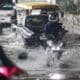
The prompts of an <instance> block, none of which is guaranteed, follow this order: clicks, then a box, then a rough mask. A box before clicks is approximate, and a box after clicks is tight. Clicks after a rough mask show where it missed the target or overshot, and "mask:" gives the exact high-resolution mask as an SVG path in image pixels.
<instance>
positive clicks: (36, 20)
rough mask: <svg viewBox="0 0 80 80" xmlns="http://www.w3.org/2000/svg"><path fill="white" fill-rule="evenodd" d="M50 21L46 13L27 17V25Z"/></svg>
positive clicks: (38, 24) (37, 24) (42, 23)
mask: <svg viewBox="0 0 80 80" xmlns="http://www.w3.org/2000/svg"><path fill="white" fill-rule="evenodd" d="M47 22H48V16H44V15H32V16H27V17H26V25H27V24H29V25H32V26H42V25H44V24H46V23H47Z"/></svg>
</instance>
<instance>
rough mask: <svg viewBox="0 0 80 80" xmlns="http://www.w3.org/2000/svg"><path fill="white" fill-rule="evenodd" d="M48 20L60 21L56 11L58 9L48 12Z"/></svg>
mask: <svg viewBox="0 0 80 80" xmlns="http://www.w3.org/2000/svg"><path fill="white" fill-rule="evenodd" d="M48 20H49V22H52V23H55V22H58V20H59V14H58V12H56V11H53V12H50V13H49V14H48Z"/></svg>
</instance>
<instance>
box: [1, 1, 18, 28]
mask: <svg viewBox="0 0 80 80" xmlns="http://www.w3.org/2000/svg"><path fill="white" fill-rule="evenodd" d="M14 6H15V4H14V3H13V0H9V1H6V0H5V1H1V3H0V24H3V26H5V27H7V26H8V27H9V26H11V23H12V22H16V13H15V10H14Z"/></svg>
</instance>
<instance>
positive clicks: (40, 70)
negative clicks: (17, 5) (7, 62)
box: [0, 29, 80, 80]
mask: <svg viewBox="0 0 80 80" xmlns="http://www.w3.org/2000/svg"><path fill="white" fill-rule="evenodd" d="M71 31H72V30H71ZM71 31H70V32H69V33H67V34H66V36H65V41H66V42H67V45H66V47H65V48H64V53H63V56H62V58H61V61H60V65H59V67H58V68H55V67H47V66H46V59H47V56H46V55H45V54H44V53H45V50H44V48H43V47H42V46H39V47H37V48H29V47H25V46H24V42H23V39H22V37H21V35H20V34H18V35H17V36H16V34H15V33H14V32H12V31H11V29H7V30H4V34H3V35H0V44H1V45H2V46H3V49H4V51H5V54H6V55H7V56H8V57H9V58H10V59H11V61H12V62H14V63H15V64H16V65H17V66H18V67H20V68H22V69H24V70H25V71H27V72H28V73H29V74H30V75H33V76H36V73H37V75H38V76H39V75H42V74H43V75H44V74H46V75H48V74H49V73H51V72H52V73H60V74H63V75H64V76H66V78H67V79H66V80H69V79H70V80H80V35H79V32H78V34H77V33H72V32H71ZM7 32H8V33H7ZM76 32H77V31H76ZM21 53H26V54H27V55H28V58H27V59H25V60H20V59H18V56H19V54H21ZM46 75H45V76H46ZM64 80H65V79H64Z"/></svg>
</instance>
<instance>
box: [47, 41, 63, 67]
mask: <svg viewBox="0 0 80 80" xmlns="http://www.w3.org/2000/svg"><path fill="white" fill-rule="evenodd" d="M46 51H47V52H46V53H47V55H48V59H47V64H48V65H49V66H53V65H54V63H55V65H56V66H57V64H58V62H59V60H60V58H61V56H62V53H63V42H62V41H58V42H55V41H52V40H49V41H47V48H46Z"/></svg>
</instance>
